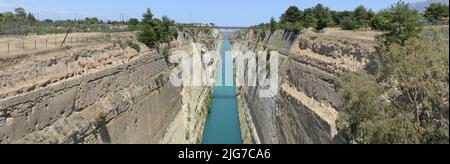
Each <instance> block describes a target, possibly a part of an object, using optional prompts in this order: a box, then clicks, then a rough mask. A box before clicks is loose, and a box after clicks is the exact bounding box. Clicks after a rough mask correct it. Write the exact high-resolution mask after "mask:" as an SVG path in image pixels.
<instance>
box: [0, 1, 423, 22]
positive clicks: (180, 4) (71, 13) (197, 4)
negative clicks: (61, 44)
mask: <svg viewBox="0 0 450 164" xmlns="http://www.w3.org/2000/svg"><path fill="white" fill-rule="evenodd" d="M404 1H405V2H420V1H424V0H404ZM395 2H397V0H0V12H5V11H14V8H16V7H23V8H25V10H27V12H31V13H33V15H35V16H36V17H38V18H39V19H40V20H43V19H76V18H78V19H81V18H85V17H97V18H99V19H103V20H121V19H122V15H123V18H124V19H128V18H141V17H142V13H143V12H144V11H145V10H146V9H147V8H150V9H151V10H152V12H153V14H154V15H155V16H156V17H162V16H164V15H166V16H168V17H170V18H171V19H174V20H175V21H177V22H180V23H192V22H201V23H215V24H217V25H222V26H250V25H256V24H259V23H261V22H268V21H269V20H270V18H271V17H274V18H276V19H278V18H279V17H280V15H281V14H282V13H283V12H284V11H286V9H287V8H288V7H289V6H292V5H295V6H298V7H299V8H300V9H304V8H309V7H312V6H315V5H316V4H318V3H322V4H324V5H325V6H328V7H329V8H331V9H333V10H338V11H342V10H353V9H354V8H356V7H357V6H358V5H361V4H362V5H364V6H366V7H367V8H370V9H372V10H374V11H379V10H381V9H385V8H388V7H389V6H390V5H391V4H393V3H395Z"/></svg>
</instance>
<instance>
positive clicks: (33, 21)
mask: <svg viewBox="0 0 450 164" xmlns="http://www.w3.org/2000/svg"><path fill="white" fill-rule="evenodd" d="M27 21H28V22H29V23H32V24H34V23H36V22H37V19H36V18H35V17H34V15H33V14H31V13H28V16H27Z"/></svg>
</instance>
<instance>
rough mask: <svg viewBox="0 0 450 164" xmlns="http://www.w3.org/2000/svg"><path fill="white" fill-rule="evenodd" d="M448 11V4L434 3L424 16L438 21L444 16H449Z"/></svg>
mask: <svg viewBox="0 0 450 164" xmlns="http://www.w3.org/2000/svg"><path fill="white" fill-rule="evenodd" d="M448 12H449V11H448V5H446V4H441V3H433V4H431V5H430V6H429V7H428V8H427V9H426V11H425V14H424V17H425V18H428V19H430V20H432V21H438V20H441V19H442V18H448V14H449V13H448Z"/></svg>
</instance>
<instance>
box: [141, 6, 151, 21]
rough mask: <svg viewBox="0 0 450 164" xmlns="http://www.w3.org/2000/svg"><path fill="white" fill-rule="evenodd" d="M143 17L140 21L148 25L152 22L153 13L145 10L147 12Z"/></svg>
mask: <svg viewBox="0 0 450 164" xmlns="http://www.w3.org/2000/svg"><path fill="white" fill-rule="evenodd" d="M143 17H144V18H143V19H142V22H144V23H150V22H152V21H153V13H152V11H151V10H150V8H148V9H147V11H146V12H145V13H144V15H143Z"/></svg>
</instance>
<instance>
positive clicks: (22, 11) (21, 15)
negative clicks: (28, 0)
mask: <svg viewBox="0 0 450 164" xmlns="http://www.w3.org/2000/svg"><path fill="white" fill-rule="evenodd" d="M14 11H15V13H16V16H17V17H19V18H23V19H25V18H26V17H27V13H26V12H25V9H24V8H22V7H18V8H16V9H15V10H14Z"/></svg>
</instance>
